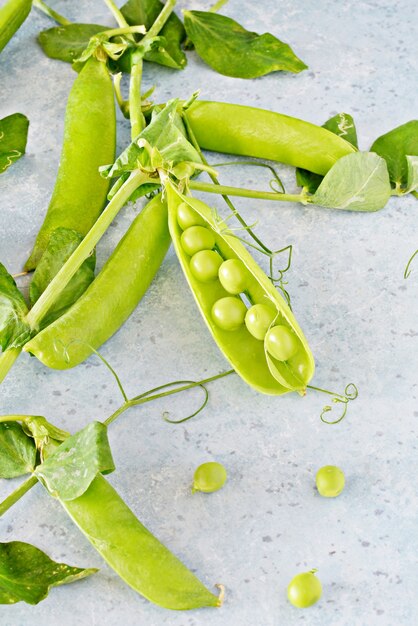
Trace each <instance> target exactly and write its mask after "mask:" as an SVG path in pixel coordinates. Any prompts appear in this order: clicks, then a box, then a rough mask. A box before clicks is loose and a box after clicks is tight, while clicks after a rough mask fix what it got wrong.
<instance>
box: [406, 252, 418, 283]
mask: <svg viewBox="0 0 418 626" xmlns="http://www.w3.org/2000/svg"><path fill="white" fill-rule="evenodd" d="M417 254H418V250H415V252H414V254H413V255H412V256H411V257H410V259H409V261H408V263H407V264H406V267H405V271H404V275H403V277H404V278H405V279H407V278H409V277H410V275H411V272H412V270H411V269H409V268H410V266H411V263H412V261H413V260H414V259H415V257H416V256H417Z"/></svg>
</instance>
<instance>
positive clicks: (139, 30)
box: [101, 24, 145, 39]
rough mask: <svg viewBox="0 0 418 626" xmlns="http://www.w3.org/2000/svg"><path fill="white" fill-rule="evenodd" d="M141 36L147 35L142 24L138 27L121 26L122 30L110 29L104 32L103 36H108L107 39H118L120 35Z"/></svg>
mask: <svg viewBox="0 0 418 626" xmlns="http://www.w3.org/2000/svg"><path fill="white" fill-rule="evenodd" d="M134 33H136V34H140V35H145V29H144V26H142V24H138V25H136V26H121V27H120V28H110V29H109V30H104V31H103V32H102V33H101V34H102V35H106V36H107V37H109V39H110V38H112V37H117V36H118V35H132V34H134Z"/></svg>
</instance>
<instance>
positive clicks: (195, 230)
mask: <svg viewBox="0 0 418 626" xmlns="http://www.w3.org/2000/svg"><path fill="white" fill-rule="evenodd" d="M180 242H181V247H182V248H183V250H184V251H185V253H186V254H188V255H189V256H193V255H194V254H196V252H200V250H211V249H212V248H213V246H214V245H215V235H214V234H213V233H212V231H210V230H209V229H208V228H205V227H204V226H190V228H186V230H185V231H184V232H183V234H182V236H181V239H180Z"/></svg>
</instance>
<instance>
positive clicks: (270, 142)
mask: <svg viewBox="0 0 418 626" xmlns="http://www.w3.org/2000/svg"><path fill="white" fill-rule="evenodd" d="M186 117H187V121H188V123H189V124H190V127H191V129H192V131H193V134H194V135H195V138H196V140H197V142H198V144H199V146H200V147H201V148H204V149H206V150H213V151H215V152H225V153H231V154H238V155H242V156H251V157H256V158H261V159H271V160H272V161H280V162H281V163H287V164H289V165H293V166H294V167H301V168H303V169H306V170H309V171H310V172H315V173H316V174H326V173H327V172H328V170H329V169H330V168H331V167H332V166H333V165H334V163H335V162H336V161H338V159H340V158H341V157H343V156H345V155H346V154H351V153H352V152H356V149H355V148H354V147H353V146H352V145H351V144H350V143H349V142H348V141H345V140H344V139H342V138H341V137H338V136H337V135H335V134H334V133H332V132H330V131H329V130H327V129H325V128H322V127H320V126H316V125H315V124H311V123H309V122H305V121H304V120H300V119H297V118H294V117H290V116H288V115H282V114H281V113H274V112H273V111H266V110H264V109H257V108H254V107H249V106H243V105H239V104H228V103H225V102H208V101H201V100H198V101H197V102H194V103H193V104H192V105H191V106H190V107H189V108H188V109H187V112H186Z"/></svg>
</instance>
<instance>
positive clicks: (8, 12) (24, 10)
mask: <svg viewBox="0 0 418 626" xmlns="http://www.w3.org/2000/svg"><path fill="white" fill-rule="evenodd" d="M31 8H32V0H8V2H6V4H5V5H4V6H3V7H1V9H0V52H1V51H2V50H3V48H4V47H5V45H6V44H7V43H8V42H9V40H10V39H11V38H12V37H13V35H14V34H15V32H16V31H17V30H18V29H19V28H20V27H21V26H22V24H23V22H24V21H25V19H26V18H27V16H28V15H29V13H30V10H31Z"/></svg>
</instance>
